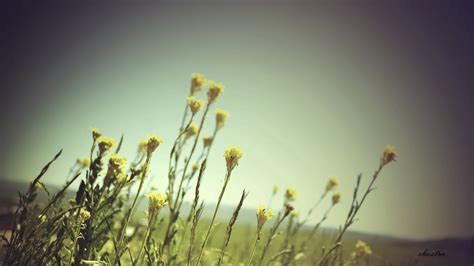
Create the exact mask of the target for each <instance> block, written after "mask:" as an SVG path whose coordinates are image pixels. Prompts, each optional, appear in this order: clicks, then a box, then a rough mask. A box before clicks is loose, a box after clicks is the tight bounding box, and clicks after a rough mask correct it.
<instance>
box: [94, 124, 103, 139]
mask: <svg viewBox="0 0 474 266" xmlns="http://www.w3.org/2000/svg"><path fill="white" fill-rule="evenodd" d="M100 136H102V134H101V133H100V131H99V129H98V128H96V127H93V128H92V139H93V140H94V141H95V140H96V139H97V138H98V137H100Z"/></svg>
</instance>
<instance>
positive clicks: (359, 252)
mask: <svg viewBox="0 0 474 266" xmlns="http://www.w3.org/2000/svg"><path fill="white" fill-rule="evenodd" d="M370 255H372V249H371V248H370V246H369V245H367V243H365V242H364V241H362V240H357V242H356V244H355V251H354V252H352V253H351V257H352V258H353V259H356V258H361V257H365V256H370Z"/></svg>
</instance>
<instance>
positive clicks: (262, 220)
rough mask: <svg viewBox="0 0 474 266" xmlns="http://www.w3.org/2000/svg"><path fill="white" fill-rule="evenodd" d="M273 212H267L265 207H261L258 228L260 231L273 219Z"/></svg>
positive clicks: (258, 215)
mask: <svg viewBox="0 0 474 266" xmlns="http://www.w3.org/2000/svg"><path fill="white" fill-rule="evenodd" d="M272 216H273V213H272V210H266V209H265V208H264V207H263V206H261V205H260V206H259V207H258V209H257V228H258V230H259V231H260V230H261V229H262V227H263V225H264V224H265V222H266V221H268V220H270V219H272Z"/></svg>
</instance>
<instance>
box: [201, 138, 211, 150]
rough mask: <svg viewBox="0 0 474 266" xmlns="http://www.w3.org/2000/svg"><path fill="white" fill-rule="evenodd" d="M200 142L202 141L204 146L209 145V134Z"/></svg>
mask: <svg viewBox="0 0 474 266" xmlns="http://www.w3.org/2000/svg"><path fill="white" fill-rule="evenodd" d="M202 142H203V143H204V148H206V147H209V146H211V144H212V137H210V136H207V137H203V138H202Z"/></svg>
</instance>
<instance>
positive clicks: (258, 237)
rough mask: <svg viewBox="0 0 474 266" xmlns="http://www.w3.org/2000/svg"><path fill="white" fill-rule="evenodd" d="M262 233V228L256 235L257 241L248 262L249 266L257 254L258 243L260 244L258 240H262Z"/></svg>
mask: <svg viewBox="0 0 474 266" xmlns="http://www.w3.org/2000/svg"><path fill="white" fill-rule="evenodd" d="M260 233H261V230H259V231H258V232H257V235H256V236H255V242H254V243H253V248H252V252H251V253H250V258H249V261H248V262H247V265H249V266H250V265H252V260H253V256H254V255H255V250H256V249H257V244H258V241H259V240H260Z"/></svg>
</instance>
